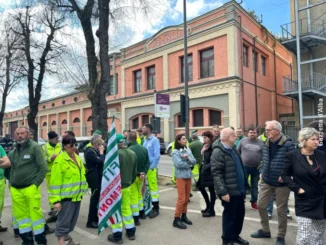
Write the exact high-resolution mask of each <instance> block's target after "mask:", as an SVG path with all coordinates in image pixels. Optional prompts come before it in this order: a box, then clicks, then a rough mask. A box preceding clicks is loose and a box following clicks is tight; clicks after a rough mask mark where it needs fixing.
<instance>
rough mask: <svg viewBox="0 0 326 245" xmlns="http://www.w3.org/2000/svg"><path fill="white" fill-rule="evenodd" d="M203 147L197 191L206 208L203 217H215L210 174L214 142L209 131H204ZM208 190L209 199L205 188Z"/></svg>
mask: <svg viewBox="0 0 326 245" xmlns="http://www.w3.org/2000/svg"><path fill="white" fill-rule="evenodd" d="M202 136H203V139H204V146H203V149H202V151H201V152H202V155H203V164H202V165H201V166H200V175H199V180H198V189H199V190H200V192H201V194H202V195H203V197H204V200H205V203H206V208H205V209H204V210H202V211H201V212H202V216H203V217H213V216H215V210H214V207H215V201H216V194H215V190H214V182H213V177H212V174H211V154H212V151H213V149H212V144H213V141H214V136H213V134H212V133H211V131H205V132H204V133H203V134H202ZM206 187H207V188H208V190H209V193H210V199H209V197H208V193H207V192H206V189H205V188H206Z"/></svg>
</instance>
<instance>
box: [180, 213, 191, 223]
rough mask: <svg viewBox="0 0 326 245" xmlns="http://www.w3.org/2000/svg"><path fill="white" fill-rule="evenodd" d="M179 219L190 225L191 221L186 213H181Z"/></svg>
mask: <svg viewBox="0 0 326 245" xmlns="http://www.w3.org/2000/svg"><path fill="white" fill-rule="evenodd" d="M181 221H182V222H184V223H186V224H187V225H192V222H191V221H190V220H189V219H188V218H187V214H182V215H181Z"/></svg>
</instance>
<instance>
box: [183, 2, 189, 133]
mask: <svg viewBox="0 0 326 245" xmlns="http://www.w3.org/2000/svg"><path fill="white" fill-rule="evenodd" d="M187 29H188V28H187V1H186V0H183V32H184V36H183V39H184V56H183V67H184V69H183V75H184V76H183V78H184V84H185V97H186V98H185V102H186V103H185V109H186V110H185V134H186V137H187V139H188V137H189V96H188V80H189V72H188V46H187V36H188V33H187Z"/></svg>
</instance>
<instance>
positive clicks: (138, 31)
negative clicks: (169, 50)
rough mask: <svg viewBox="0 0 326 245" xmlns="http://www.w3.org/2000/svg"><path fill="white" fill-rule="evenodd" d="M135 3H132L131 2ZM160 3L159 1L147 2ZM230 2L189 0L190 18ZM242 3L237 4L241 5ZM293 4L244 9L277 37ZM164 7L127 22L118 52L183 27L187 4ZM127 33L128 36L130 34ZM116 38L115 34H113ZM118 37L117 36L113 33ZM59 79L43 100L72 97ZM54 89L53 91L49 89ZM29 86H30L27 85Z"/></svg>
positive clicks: (18, 102)
mask: <svg viewBox="0 0 326 245" xmlns="http://www.w3.org/2000/svg"><path fill="white" fill-rule="evenodd" d="M15 1H16V2H19V1H20V0H0V13H1V12H3V11H6V10H8V9H10V8H12V7H13V6H14V5H13V2H15ZM130 1H132V0H130ZM147 1H153V3H154V2H157V0H147ZM229 1H230V0H187V16H188V19H192V18H195V17H197V16H199V15H202V14H204V13H206V12H208V11H210V10H212V9H215V8H217V7H220V6H222V5H223V4H225V3H226V2H229ZM239 1H240V0H237V2H239ZM290 1H293V0H243V3H242V4H241V5H242V7H243V8H244V9H250V10H254V11H255V12H256V14H257V15H258V16H260V15H261V14H262V15H263V23H262V24H263V25H264V26H265V27H266V28H267V29H269V30H271V31H272V32H273V33H274V34H279V33H281V27H280V26H281V25H283V24H287V23H289V22H290ZM80 2H86V0H80ZM160 2H161V3H162V5H159V6H158V5H154V4H153V6H154V7H153V9H154V11H153V12H151V13H149V14H148V16H147V17H146V18H144V16H143V15H142V14H141V13H140V11H137V12H135V13H134V15H133V16H131V17H130V18H127V19H125V20H124V21H123V23H124V24H125V27H124V29H123V31H125V33H122V34H121V35H111V36H115V37H117V38H114V39H113V40H112V39H111V43H112V41H113V42H117V43H115V44H114V45H113V47H114V46H116V47H117V48H118V49H120V48H122V47H125V46H129V45H132V44H134V43H136V42H140V41H142V40H144V39H145V38H148V37H151V36H152V35H154V34H155V33H157V32H158V31H160V30H161V29H162V28H164V27H166V26H170V25H179V24H181V23H182V22H183V0H160ZM113 31H114V28H112V27H111V29H110V32H113ZM66 32H67V33H70V32H71V33H74V34H73V35H75V37H76V38H79V37H80V39H79V40H80V41H83V40H84V37H83V34H82V30H81V28H79V27H74V28H72V27H71V26H67V29H66ZM126 32H127V33H126ZM111 34H112V33H111ZM113 34H114V33H113ZM54 81H56V78H55V77H53V76H51V75H48V74H46V76H45V84H44V87H43V91H48V93H44V94H42V99H50V98H52V97H56V96H58V95H63V94H65V93H68V92H70V91H68V90H67V89H65V88H62V89H61V90H60V88H61V86H55V88H56V89H53V84H57V83H55V82H54ZM50 84H52V85H51V89H46V88H47V87H49V86H50ZM25 86H26V85H25ZM27 98H28V93H27V90H26V89H25V88H24V89H21V88H20V89H17V90H16V91H13V93H11V94H10V95H9V98H8V104H7V108H6V111H12V110H15V109H19V108H21V107H23V106H27V105H28V100H27Z"/></svg>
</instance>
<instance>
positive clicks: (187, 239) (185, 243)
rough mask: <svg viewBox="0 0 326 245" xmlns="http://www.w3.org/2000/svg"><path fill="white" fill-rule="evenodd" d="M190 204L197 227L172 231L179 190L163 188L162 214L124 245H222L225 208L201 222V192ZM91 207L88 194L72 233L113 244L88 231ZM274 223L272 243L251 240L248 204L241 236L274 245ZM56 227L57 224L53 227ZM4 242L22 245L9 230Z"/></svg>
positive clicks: (85, 243)
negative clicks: (222, 216) (89, 209)
mask: <svg viewBox="0 0 326 245" xmlns="http://www.w3.org/2000/svg"><path fill="white" fill-rule="evenodd" d="M193 194H194V196H193V197H192V198H191V202H190V203H189V206H188V208H189V210H188V213H189V215H188V216H189V218H190V219H191V220H192V221H193V223H194V225H192V226H189V227H188V229H187V230H179V229H176V228H173V227H172V221H173V216H174V209H175V202H176V197H177V194H176V189H175V188H171V187H169V186H160V205H161V214H160V216H159V217H157V218H156V219H154V220H150V219H147V220H144V221H143V220H142V221H141V226H140V227H137V233H136V240H135V241H129V240H128V239H127V238H125V237H124V241H125V243H124V244H133V245H166V244H178V245H189V244H196V245H211V244H218V245H220V244H222V243H221V239H220V237H221V226H222V220H221V213H222V210H223V209H222V207H221V205H220V201H217V205H216V213H217V216H216V217H213V218H202V217H201V214H200V210H201V209H203V208H204V203H203V199H202V197H201V195H200V193H198V192H194V193H193ZM88 205H89V195H88V194H87V195H86V196H85V198H84V199H83V201H82V207H81V212H80V216H79V219H78V223H77V226H76V228H75V230H74V231H73V232H72V233H71V235H72V236H73V237H74V239H75V240H76V241H79V242H81V244H82V245H104V244H110V243H109V242H108V241H107V239H106V237H107V235H108V234H109V232H110V230H107V231H104V232H102V234H101V235H100V236H97V231H96V230H94V229H87V228H85V224H86V219H87V214H88ZM42 207H43V209H44V214H45V217H46V211H45V210H47V209H48V208H49V207H48V204H47V193H46V190H45V185H44V184H43V185H42ZM290 209H291V210H292V209H293V203H292V202H291V203H290ZM270 223H271V230H272V237H273V238H271V239H263V240H254V239H251V238H250V233H251V232H253V231H255V230H257V229H259V228H260V223H259V216H258V213H257V212H255V211H253V210H251V209H250V208H249V203H248V202H247V203H246V218H245V221H244V227H243V232H242V236H243V238H245V239H249V240H250V244H251V245H268V244H271V245H273V244H275V237H276V234H277V221H276V217H275V218H273V220H272V221H271V222H270ZM10 224H11V198H10V196H9V193H8V191H6V200H5V208H4V212H3V217H2V225H3V226H8V227H10ZM50 226H51V227H54V224H50ZM295 236H296V227H295V220H292V221H289V224H288V234H287V237H286V243H287V245H294V244H295ZM0 239H1V240H3V241H4V244H5V245H18V244H21V241H20V239H19V238H16V239H15V238H14V235H13V231H12V229H11V228H10V229H9V230H8V232H5V233H1V237H0ZM48 244H49V245H56V244H57V242H56V238H55V236H54V235H49V236H48Z"/></svg>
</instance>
